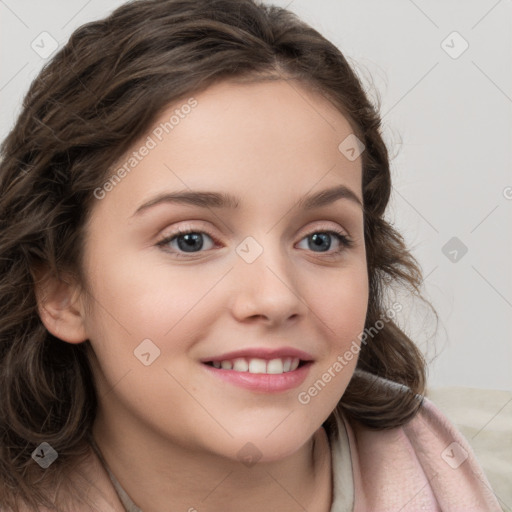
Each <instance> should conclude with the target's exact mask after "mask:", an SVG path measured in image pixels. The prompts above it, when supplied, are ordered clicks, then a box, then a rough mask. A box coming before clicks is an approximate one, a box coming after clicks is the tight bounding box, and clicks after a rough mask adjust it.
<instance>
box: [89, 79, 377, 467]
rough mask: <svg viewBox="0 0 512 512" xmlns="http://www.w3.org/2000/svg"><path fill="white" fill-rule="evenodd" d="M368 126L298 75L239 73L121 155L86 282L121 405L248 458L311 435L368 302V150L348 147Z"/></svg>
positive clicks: (94, 235)
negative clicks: (363, 153)
mask: <svg viewBox="0 0 512 512" xmlns="http://www.w3.org/2000/svg"><path fill="white" fill-rule="evenodd" d="M187 101H188V103H187ZM187 104H188V105H189V106H190V108H188V107H185V106H184V105H187ZM176 110H178V111H177V112H176ZM173 115H174V118H171V116H173ZM166 122H167V123H168V124H167V125H165V123H166ZM352 133H353V130H352V129H351V127H350V125H349V123H348V121H347V120H346V119H345V118H344V117H343V116H342V115H341V114H340V113H339V112H338V111H337V110H336V109H334V107H333V106H331V105H330V104H329V103H328V102H327V101H326V100H325V99H323V98H322V97H321V96H317V95H315V94H314V93H310V92H308V91H307V90H306V89H305V88H303V87H301V86H300V85H298V84H296V83H295V84H293V86H292V85H291V84H290V83H287V82H285V81H281V80H278V81H272V82H270V81H266V82H258V83H245V84H240V83H234V82H224V83H221V84H217V85H215V86H212V87H210V88H209V89H207V90H205V91H204V92H201V93H200V94H197V95H194V97H193V99H189V98H186V99H185V100H183V102H182V103H180V104H179V105H173V106H172V107H170V108H169V109H167V110H166V111H164V112H162V114H161V116H160V118H159V119H158V120H157V121H156V122H155V124H154V127H153V129H152V131H151V132H149V133H148V134H146V135H145V136H144V137H142V138H141V140H140V141H139V142H138V143H137V144H135V145H134V147H133V148H132V151H131V152H130V154H129V155H127V157H126V159H124V160H123V161H122V162H120V164H119V165H118V166H116V167H115V168H114V169H113V174H114V173H115V172H117V170H118V169H120V168H122V166H123V165H124V164H125V163H128V165H127V166H125V170H126V169H129V171H125V172H122V171H121V172H118V173H117V176H118V177H119V179H116V180H111V181H110V183H107V184H106V185H105V187H104V188H102V191H101V192H100V191H98V192H97V194H96V195H97V197H98V199H97V201H96V203H95V205H94V209H93V211H92V214H91V217H90V220H89V223H88V226H87V233H86V239H85V258H84V271H85V275H86V276H87V285H88V288H89V291H90V294H87V296H85V295H84V299H83V300H84V304H85V303H87V304H88V308H87V314H85V318H84V322H85V324H84V325H85V330H86V333H87V337H88V338H89V340H90V342H91V345H92V348H93V350H94V354H95V358H96V359H97V362H96V363H95V367H94V377H95V379H96V382H97V386H98V391H99V393H98V394H99V396H100V397H101V398H100V409H99V410H100V411H101V413H102V414H103V415H104V417H105V418H106V421H107V422H109V421H111V422H117V423H118V425H119V428H123V429H125V428H131V429H132V431H133V432H135V431H136V432H139V433H142V432H144V433H145V434H147V433H151V434H152V435H154V436H157V437H159V438H161V439H163V440H165V442H167V443H170V445H175V446H181V447H184V448H186V449H188V450H197V451H199V452H203V453H206V452H208V453H209V454H210V455H220V456H223V457H228V458H232V459H236V458H239V457H240V456H241V453H243V452H240V449H241V448H242V447H244V445H246V443H252V445H254V446H255V447H256V448H257V450H259V454H260V456H261V457H262V458H263V460H269V461H270V460H275V459H279V458H282V457H285V456H286V455H288V454H292V453H294V452H295V451H297V450H298V449H299V448H300V447H301V446H303V445H304V444H305V443H306V442H307V441H308V440H309V439H310V438H311V436H312V435H313V433H314V432H315V431H316V430H317V429H318V428H319V427H320V425H321V423H322V422H323V421H324V420H325V419H326V418H327V417H328V416H329V414H330V413H331V412H332V410H333V409H334V408H335V406H336V404H337V402H338V401H339V400H340V398H341V396H342V395H343V393H344V391H345V388H346V386H347V384H348V382H349V380H350V378H351V376H352V374H353V371H354V368H355V365H356V360H357V357H356V356H354V357H353V358H352V359H350V360H347V358H343V363H341V362H340V359H339V357H340V356H343V354H344V353H345V352H347V350H349V349H350V348H351V347H352V348H353V347H354V346H355V345H356V344H357V345H359V343H358V335H359V334H360V332H361V331H362V330H363V328H364V321H365V316H366V308H367V302H368V276H367V268H366V255H365V245H364V231H363V210H362V206H361V203H362V192H361V172H362V171H361V158H360V157H359V158H356V159H354V158H352V159H349V158H347V157H346V156H345V155H344V154H343V153H342V152H341V151H340V149H338V146H339V145H340V143H342V141H344V140H345V139H346V138H347V137H348V136H350V135H351V134H352ZM148 137H149V138H148ZM143 146H145V147H146V150H143V149H141V148H142V147H143ZM133 151H135V152H136V155H134V154H133ZM131 157H132V158H135V160H132V161H130V160H129V159H130V158H131ZM130 162H131V163H130ZM334 188H336V189H337V193H331V194H328V193H324V194H323V195H322V194H321V195H318V194H319V193H321V192H322V191H325V190H327V189H334ZM198 192H201V193H202V194H203V195H197V193H198ZM179 194H186V196H183V195H182V196H181V198H180V197H178V195H179ZM194 194H196V195H194ZM315 198H316V200H315ZM184 233H185V234H184ZM347 244H348V245H347ZM352 353H357V351H355V350H352ZM336 363H338V365H336ZM340 366H341V368H340ZM326 372H327V373H329V375H330V378H329V376H328V377H326V376H325V375H326ZM319 381H321V383H319ZM315 383H316V385H315ZM315 390H316V392H315ZM245 449H247V448H245ZM251 449H254V448H251Z"/></svg>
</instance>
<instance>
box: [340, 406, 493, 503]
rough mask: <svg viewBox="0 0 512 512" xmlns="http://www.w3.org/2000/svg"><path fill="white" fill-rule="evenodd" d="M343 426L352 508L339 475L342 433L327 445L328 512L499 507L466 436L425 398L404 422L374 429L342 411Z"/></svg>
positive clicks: (344, 483)
mask: <svg viewBox="0 0 512 512" xmlns="http://www.w3.org/2000/svg"><path fill="white" fill-rule="evenodd" d="M339 426H340V425H339ZM342 427H344V428H345V432H346V436H347V438H348V443H347V445H346V446H348V447H349V450H350V460H351V466H352V483H353V495H352V498H353V500H352V508H350V506H348V508H347V500H346V499H345V494H346V491H344V490H343V488H344V486H345V485H346V479H345V482H343V481H340V480H339V478H337V468H339V467H340V465H341V464H342V462H341V457H342V456H345V457H346V453H345V454H342V453H341V451H343V436H341V439H340V441H338V442H336V443H333V445H332V446H331V448H332V450H333V477H334V478H333V484H334V501H333V506H332V508H331V512H347V511H350V512H419V511H429V512H434V511H435V512H438V511H442V512H491V511H492V512H501V511H502V509H501V507H500V505H499V503H498V500H497V498H496V496H495V495H494V493H493V491H492V488H491V486H490V484H489V482H488V480H487V478H486V477H485V475H484V473H483V471H482V469H481V467H480V466H479V464H478V462H477V460H476V458H475V455H474V453H473V450H472V449H471V447H470V446H469V444H468V442H467V441H466V439H465V438H464V437H463V436H462V434H461V433H460V432H459V431H458V430H457V429H456V428H455V427H454V426H453V425H452V424H451V423H450V421H449V420H448V419H447V418H446V417H445V416H444V415H443V414H442V413H441V411H439V409H438V408H437V407H436V406H435V405H434V404H433V403H432V402H431V401H430V400H428V399H427V398H424V399H423V403H422V406H421V408H420V411H419V412H418V414H417V415H416V416H415V417H414V418H413V419H412V420H411V421H409V422H408V423H407V424H406V425H404V426H403V427H400V428H395V429H392V430H387V431H374V430H371V429H368V428H366V427H363V426H362V425H359V424H355V423H350V422H349V421H347V419H346V418H345V417H343V425H342ZM342 432H343V431H342ZM339 476H340V477H341V475H339ZM338 494H339V497H340V500H339V507H338V504H337V501H338V500H337V498H338ZM349 501H350V500H349Z"/></svg>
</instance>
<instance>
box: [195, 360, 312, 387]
mask: <svg viewBox="0 0 512 512" xmlns="http://www.w3.org/2000/svg"><path fill="white" fill-rule="evenodd" d="M311 365H312V363H311V362H308V363H306V364H304V365H303V366H301V367H299V368H297V369H296V370H293V371H292V372H286V373H274V374H272V373H249V372H237V371H235V370H223V369H222V368H215V367H213V366H209V365H206V364H203V366H204V368H205V369H206V370H207V371H208V372H210V374H211V375H213V376H214V377H218V378H219V379H222V380H224V381H226V382H229V383H230V384H234V385H235V386H239V387H242V388H246V389H250V390H251V391H258V392H261V393H279V392H282V391H288V390H290V389H294V388H297V387H298V386H300V385H301V384H302V383H303V382H304V380H305V379H306V377H307V375H308V373H309V370H310V368H311Z"/></svg>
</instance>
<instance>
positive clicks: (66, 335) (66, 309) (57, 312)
mask: <svg viewBox="0 0 512 512" xmlns="http://www.w3.org/2000/svg"><path fill="white" fill-rule="evenodd" d="M35 293H36V300H37V309H38V312H39V317H40V318H41V321H42V322H43V324H44V326H45V327H46V329H47V330H48V331H49V332H50V333H51V334H53V335H54V336H55V337H57V338H59V339H61V340H62V341H67V342H68V343H81V342H83V341H85V340H86V339H87V334H86V332H85V322H84V308H83V304H82V300H81V290H80V286H79V285H78V284H77V283H75V281H74V280H73V279H71V278H68V276H66V277H61V278H58V277H55V276H49V275H48V274H46V275H44V276H42V277H41V274H39V278H38V279H37V280H36V281H35Z"/></svg>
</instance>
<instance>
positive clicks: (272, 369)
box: [206, 357, 305, 375]
mask: <svg viewBox="0 0 512 512" xmlns="http://www.w3.org/2000/svg"><path fill="white" fill-rule="evenodd" d="M302 363H305V361H302ZM206 364H208V365H210V366H213V367H214V368H217V369H220V368H222V369H223V370H233V371H235V372H248V373H266V374H272V375H277V374H281V373H288V372H293V371H295V370H296V369H297V368H298V367H299V365H300V364H301V360H300V359H299V358H298V357H293V358H292V357H286V358H277V359H270V360H265V359H259V358H257V357H251V358H246V357H239V358H236V359H231V360H230V359H224V360H222V361H210V362H207V363H206Z"/></svg>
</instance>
